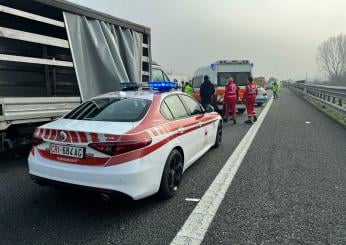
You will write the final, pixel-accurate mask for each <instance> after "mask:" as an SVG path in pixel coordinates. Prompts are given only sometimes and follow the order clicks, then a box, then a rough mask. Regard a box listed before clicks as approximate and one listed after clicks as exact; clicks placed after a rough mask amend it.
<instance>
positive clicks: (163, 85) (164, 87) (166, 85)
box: [148, 81, 177, 91]
mask: <svg viewBox="0 0 346 245" xmlns="http://www.w3.org/2000/svg"><path fill="white" fill-rule="evenodd" d="M148 84H149V87H151V88H153V89H157V90H159V91H169V90H171V89H172V88H175V87H177V84H176V83H174V82H166V81H163V82H149V83H148Z"/></svg>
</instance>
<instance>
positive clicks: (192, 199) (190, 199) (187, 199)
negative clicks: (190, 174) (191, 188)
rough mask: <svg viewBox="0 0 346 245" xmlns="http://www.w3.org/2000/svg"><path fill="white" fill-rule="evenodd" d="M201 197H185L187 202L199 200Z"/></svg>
mask: <svg viewBox="0 0 346 245" xmlns="http://www.w3.org/2000/svg"><path fill="white" fill-rule="evenodd" d="M200 200H201V199H199V198H185V201H187V202H199V201H200Z"/></svg>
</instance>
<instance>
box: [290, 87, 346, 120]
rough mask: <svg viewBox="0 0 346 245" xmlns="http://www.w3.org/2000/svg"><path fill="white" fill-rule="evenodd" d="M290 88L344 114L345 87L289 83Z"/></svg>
mask: <svg viewBox="0 0 346 245" xmlns="http://www.w3.org/2000/svg"><path fill="white" fill-rule="evenodd" d="M290 87H291V88H294V89H295V90H296V91H298V92H300V93H301V94H303V95H307V96H310V97H312V98H313V99H315V100H318V101H320V102H322V103H324V104H326V105H328V106H331V107H332V108H334V109H336V110H337V111H339V112H341V113H342V114H343V115H346V87H337V86H324V85H310V84H309V85H307V84H291V85H290Z"/></svg>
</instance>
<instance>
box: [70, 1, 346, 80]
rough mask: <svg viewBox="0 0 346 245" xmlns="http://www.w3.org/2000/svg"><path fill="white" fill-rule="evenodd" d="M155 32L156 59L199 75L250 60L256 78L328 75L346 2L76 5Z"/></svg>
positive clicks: (345, 28) (344, 24)
mask: <svg viewBox="0 0 346 245" xmlns="http://www.w3.org/2000/svg"><path fill="white" fill-rule="evenodd" d="M71 1H72V2H75V3H78V4H81V5H85V6H88V7H90V8H93V9H97V10H100V11H102V12H107V13H109V14H111V15H114V16H116V17H119V18H123V19H127V20H130V21H133V22H136V23H139V24H142V25H145V26H148V27H150V28H151V35H152V51H153V59H154V60H155V61H157V62H158V63H160V64H161V65H162V66H164V68H165V69H166V70H167V71H171V70H173V73H176V74H186V75H193V73H194V71H195V70H196V68H198V67H201V66H206V65H209V64H211V63H212V62H214V61H216V60H220V59H249V60H251V61H252V62H253V63H254V76H260V75H263V76H265V77H267V78H269V76H275V77H277V78H280V79H286V78H293V79H300V78H302V79H303V78H305V76H306V74H307V75H308V77H310V78H312V77H313V78H315V77H321V75H322V74H321V72H320V70H319V68H318V66H317V64H316V49H317V47H318V45H319V44H320V43H321V42H322V41H324V40H326V39H328V38H329V37H330V36H334V35H337V34H340V33H345V34H346V14H345V11H346V0H97V1H95V0H71Z"/></svg>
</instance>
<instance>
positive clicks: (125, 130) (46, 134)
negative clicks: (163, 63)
mask: <svg viewBox="0 0 346 245" xmlns="http://www.w3.org/2000/svg"><path fill="white" fill-rule="evenodd" d="M151 85H152V86H153V87H154V88H162V87H163V88H169V87H170V86H175V84H174V83H161V82H156V83H151ZM221 139H222V120H221V117H220V115H219V114H217V113H215V112H213V111H212V109H210V108H207V110H204V109H203V108H202V106H201V105H200V104H199V103H198V102H197V101H196V100H195V99H193V98H192V97H190V96H188V95H187V94H184V93H181V92H159V91H155V90H153V91H126V92H112V93H108V94H105V95H101V96H98V97H95V98H93V99H90V100H88V101H86V102H84V103H83V104H81V105H80V106H78V107H77V108H75V109H74V110H72V111H71V112H69V113H68V114H66V115H65V116H64V117H62V118H60V119H58V120H56V121H53V122H51V123H48V124H46V125H43V126H41V127H39V128H37V129H36V131H35V133H34V145H33V147H32V150H31V153H30V155H29V158H28V162H29V172H30V175H31V177H32V179H33V180H34V181H35V182H37V183H39V184H43V185H44V184H53V185H56V184H57V185H67V186H71V187H79V188H80V187H82V188H83V187H84V188H88V189H93V190H97V191H99V192H101V193H110V192H113V191H115V192H121V193H124V194H126V195H128V196H130V197H131V198H133V199H135V200H137V199H141V198H144V197H147V196H150V195H152V194H154V193H157V192H159V193H160V194H161V195H162V196H164V197H171V196H173V195H174V193H175V192H176V191H177V189H178V187H179V185H180V183H181V180H182V175H183V172H184V171H185V170H186V169H187V168H188V167H189V166H191V164H193V163H194V162H195V161H196V160H197V159H198V158H200V157H201V156H202V155H203V154H204V153H206V152H207V151H208V150H209V149H210V148H211V147H212V146H219V144H220V143H221Z"/></svg>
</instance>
